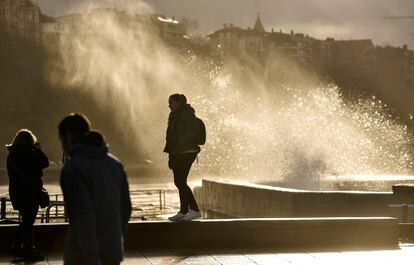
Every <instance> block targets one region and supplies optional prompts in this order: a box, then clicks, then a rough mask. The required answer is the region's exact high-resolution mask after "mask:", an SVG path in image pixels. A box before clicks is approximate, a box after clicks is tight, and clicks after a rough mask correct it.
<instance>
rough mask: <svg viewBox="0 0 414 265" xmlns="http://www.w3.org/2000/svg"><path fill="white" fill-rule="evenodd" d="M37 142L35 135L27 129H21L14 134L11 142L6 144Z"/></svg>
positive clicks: (30, 143)
mask: <svg viewBox="0 0 414 265" xmlns="http://www.w3.org/2000/svg"><path fill="white" fill-rule="evenodd" d="M36 142H37V138H36V136H35V135H34V134H33V133H32V132H31V131H30V130H28V129H21V130H19V131H18V132H17V133H16V136H14V138H13V140H12V142H11V144H8V145H6V146H12V145H33V144H35V143H36Z"/></svg>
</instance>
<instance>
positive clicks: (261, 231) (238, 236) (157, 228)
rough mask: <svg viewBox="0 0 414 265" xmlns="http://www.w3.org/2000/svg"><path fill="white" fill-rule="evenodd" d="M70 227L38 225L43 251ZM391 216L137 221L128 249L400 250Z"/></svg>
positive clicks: (0, 246) (6, 239)
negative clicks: (269, 248) (267, 248)
mask: <svg viewBox="0 0 414 265" xmlns="http://www.w3.org/2000/svg"><path fill="white" fill-rule="evenodd" d="M67 227H68V225H67V224H38V225H36V226H35V239H36V242H37V245H38V247H39V249H40V250H42V251H62V250H63V245H64V236H65V233H66V229H67ZM16 228H17V226H16V225H3V226H0V234H1V235H2V236H1V238H0V252H3V253H4V252H7V250H8V247H9V245H10V242H12V239H13V236H14V233H15V230H16ZM398 232H399V231H398V221H397V220H396V219H393V218H292V219H287V218H286V219H227V220H201V221H193V222H178V223H172V222H167V221H166V222H133V223H130V224H129V226H128V231H127V234H126V237H125V248H126V249H127V250H128V249H136V248H169V247H174V248H177V247H183V248H200V247H202V248H204V247H220V248H223V249H225V248H232V247H252V248H253V247H295V248H297V247H323V246H329V247H355V248H358V247H361V248H362V247H372V248H374V247H381V248H395V247H398Z"/></svg>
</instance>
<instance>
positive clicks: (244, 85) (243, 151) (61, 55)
mask: <svg viewBox="0 0 414 265" xmlns="http://www.w3.org/2000/svg"><path fill="white" fill-rule="evenodd" d="M96 7H99V6H96V5H94V6H90V5H89V6H88V5H84V7H83V8H84V9H83V11H82V12H83V13H87V12H91V13H90V14H89V15H86V16H82V17H81V18H80V19H81V21H80V22H79V27H76V28H75V29H74V31H73V33H71V34H70V35H67V36H62V37H61V38H60V39H59V41H58V44H57V45H53V46H51V47H49V51H50V52H51V53H52V54H55V56H54V57H53V60H50V62H48V68H47V73H48V80H49V82H51V84H53V87H55V88H56V89H65V90H69V91H71V93H85V94H86V95H87V96H88V97H90V98H92V99H94V101H95V102H96V104H97V105H98V108H99V110H100V111H102V112H104V113H107V114H108V115H109V116H110V117H112V119H113V120H114V121H115V122H114V124H115V125H116V126H117V127H118V128H120V130H121V131H122V136H121V137H123V139H124V141H126V142H128V143H129V144H130V147H131V148H133V149H134V150H136V152H137V153H139V154H140V159H141V160H142V161H146V162H147V163H148V164H149V166H150V167H153V168H154V169H155V170H156V172H158V173H157V174H167V173H168V168H167V165H166V161H167V157H166V155H165V154H163V153H162V149H163V146H164V144H165V130H166V125H167V118H168V114H169V109H168V96H169V95H170V94H172V93H184V94H185V95H186V96H187V98H188V101H189V103H191V104H192V106H193V107H194V108H195V109H196V115H197V116H199V117H200V118H202V119H203V120H204V121H205V124H206V126H207V143H206V145H205V146H203V148H202V149H203V151H202V152H201V154H200V155H199V162H198V164H196V165H195V167H194V170H195V171H194V174H195V175H199V176H209V175H216V176H222V177H225V178H238V179H246V180H249V181H263V180H277V179H285V180H288V181H293V182H295V181H299V182H301V183H302V184H303V185H304V186H306V185H310V184H312V183H314V182H317V181H318V180H319V179H320V178H323V177H325V176H335V175H348V174H409V173H410V169H411V168H412V164H411V163H412V162H411V161H412V157H411V154H410V149H409V147H410V144H411V142H410V141H411V140H410V135H409V133H408V131H407V128H406V127H405V126H402V125H400V124H399V123H397V122H395V121H394V120H393V119H392V118H391V116H390V115H389V114H388V112H387V110H386V106H384V104H383V103H382V102H381V101H379V100H377V99H376V98H369V99H363V100H362V99H361V100H358V101H355V102H353V103H349V102H345V101H344V100H343V97H342V96H341V93H340V90H339V89H338V87H336V86H335V85H334V84H330V83H325V82H323V81H321V79H320V78H319V77H318V76H315V75H313V74H311V73H308V72H306V71H305V70H303V69H301V68H299V67H298V66H297V65H295V64H293V63H290V62H289V61H288V60H287V59H285V58H284V57H283V56H281V55H280V54H273V55H271V57H269V58H268V60H267V63H266V64H265V65H264V66H259V65H258V64H256V63H255V62H254V61H253V60H250V59H249V57H248V56H247V55H245V56H241V58H239V59H234V60H226V61H221V60H214V59H212V58H209V57H205V56H201V55H196V54H194V53H192V52H191V51H190V50H189V51H188V52H186V51H180V52H178V51H177V50H175V49H174V48H171V47H168V46H167V45H165V44H164V42H163V41H161V39H160V38H159V37H158V35H157V34H153V32H154V30H155V29H154V28H153V27H152V26H151V25H150V24H148V23H145V20H144V21H136V22H131V21H127V20H125V19H121V17H120V16H119V15H118V14H117V13H116V12H110V11H107V12H106V11H105V12H104V11H102V12H96V11H92V10H94V8H96ZM122 8H124V10H128V14H129V15H133V14H136V13H145V12H148V11H149V10H151V6H149V5H146V4H145V2H138V3H136V2H135V3H134V5H133V6H129V4H128V3H127V2H125V3H123V6H122ZM131 23H133V24H131ZM102 130H103V133H104V134H105V133H106V131H110V130H111V128H110V127H103V128H102ZM119 156H120V157H121V158H122V157H123V154H122V153H121V154H119ZM129 159H131V158H129ZM142 161H136V163H142ZM138 177H139V176H138Z"/></svg>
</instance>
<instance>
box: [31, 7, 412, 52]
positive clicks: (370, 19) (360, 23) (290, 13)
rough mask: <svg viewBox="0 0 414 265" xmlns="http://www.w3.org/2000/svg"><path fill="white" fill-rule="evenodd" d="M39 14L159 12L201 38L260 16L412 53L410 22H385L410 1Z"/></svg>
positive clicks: (267, 22) (279, 25)
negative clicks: (191, 26) (194, 24)
mask: <svg viewBox="0 0 414 265" xmlns="http://www.w3.org/2000/svg"><path fill="white" fill-rule="evenodd" d="M35 1H37V2H38V3H39V5H40V7H41V10H42V12H43V13H45V14H47V15H52V16H58V15H63V14H67V13H71V12H77V11H79V10H82V9H83V8H85V6H87V5H88V4H86V3H94V4H100V5H102V4H104V5H107V6H108V5H112V6H115V7H118V8H119V9H129V10H139V11H140V12H157V13H161V14H164V15H167V16H175V18H177V19H179V18H182V17H187V18H191V19H194V20H197V21H198V23H199V25H200V30H202V31H203V32H205V33H210V32H213V31H214V30H217V29H220V28H222V27H223V24H224V23H233V24H234V25H236V26H240V27H244V28H246V27H249V26H253V25H254V22H255V20H256V17H257V14H258V13H260V17H261V19H262V22H263V25H264V27H265V29H266V30H268V31H270V30H271V29H272V28H274V29H275V30H277V31H279V30H282V31H283V32H290V31H291V30H294V32H301V33H305V34H309V35H310V36H312V37H316V38H319V39H325V38H327V37H333V38H336V39H366V38H369V39H372V40H373V41H374V43H375V44H377V45H392V46H401V45H403V44H408V46H409V48H411V49H413V50H414V19H399V20H391V19H383V17H385V16H414V1H413V0H118V1H115V0H94V1H89V2H88V1H85V0H35Z"/></svg>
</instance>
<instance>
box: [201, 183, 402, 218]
mask: <svg viewBox="0 0 414 265" xmlns="http://www.w3.org/2000/svg"><path fill="white" fill-rule="evenodd" d="M194 194H195V196H196V197H197V202H199V205H200V206H201V208H202V209H203V212H205V213H206V217H207V218H226V217H230V218H276V217H282V218H292V217H295V218H297V217H349V216H353V217H371V216H377V217H382V216H389V215H390V213H389V209H388V205H389V204H392V203H396V202H397V200H396V198H395V197H394V194H393V193H392V192H356V191H306V190H295V189H286V188H277V187H270V186H264V185H257V184H251V183H242V182H235V181H212V180H206V179H203V181H202V187H197V188H196V189H195V191H194Z"/></svg>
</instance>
